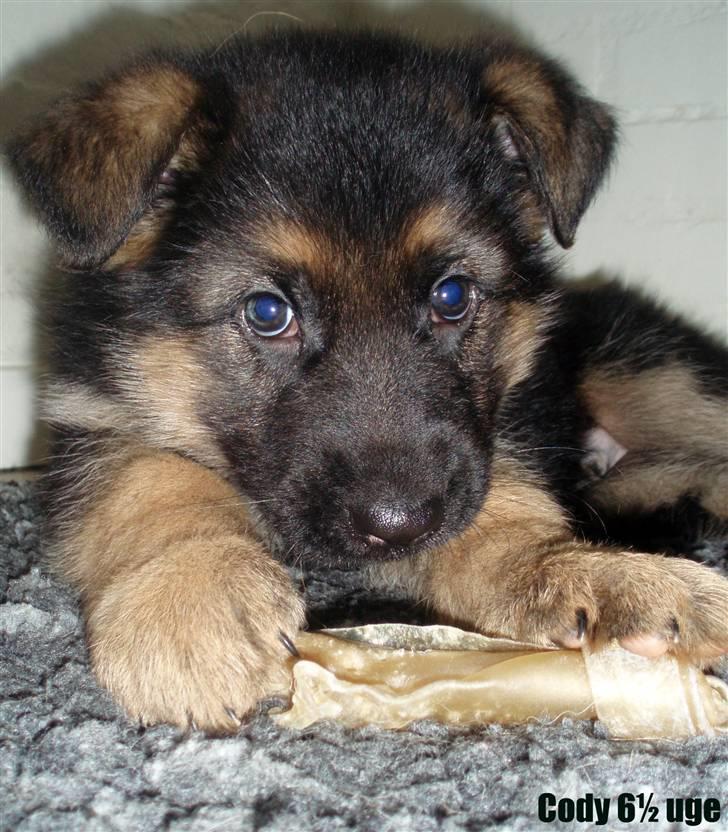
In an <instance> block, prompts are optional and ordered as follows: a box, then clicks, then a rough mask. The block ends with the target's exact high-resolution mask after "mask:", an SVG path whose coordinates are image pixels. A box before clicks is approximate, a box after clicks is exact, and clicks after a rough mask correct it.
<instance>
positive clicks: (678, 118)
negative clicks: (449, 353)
mask: <svg viewBox="0 0 728 832" xmlns="http://www.w3.org/2000/svg"><path fill="white" fill-rule="evenodd" d="M375 5H376V6H377V7H378V8H379V10H380V11H381V12H382V14H385V15H386V14H389V13H390V12H393V13H394V14H395V15H396V16H398V17H399V18H401V19H402V25H404V26H405V27H407V28H410V29H411V28H416V29H417V30H418V31H423V32H425V33H428V34H433V33H435V34H442V35H446V34H449V33H460V34H471V33H473V32H474V31H475V30H476V29H477V27H478V26H482V25H488V24H490V23H493V22H494V21H495V22H500V23H502V24H506V25H512V26H513V27H515V28H516V29H517V30H518V31H520V32H521V33H522V34H524V35H526V36H527V37H528V38H530V39H531V40H532V41H533V42H534V43H535V44H538V45H540V46H541V47H543V48H544V49H545V50H547V51H549V52H550V53H551V54H553V55H554V56H556V57H558V58H560V59H561V60H562V61H563V62H564V63H565V64H566V65H567V66H569V67H570V68H571V69H572V70H573V71H574V72H575V73H577V75H578V76H579V77H580V79H581V80H582V82H583V83H584V85H585V86H586V87H587V88H588V89H589V90H591V92H592V93H594V94H595V95H596V96H598V97H600V98H602V99H603V100H605V101H608V102H609V103H611V104H613V105H614V106H616V107H617V108H618V112H619V115H620V118H621V122H622V127H623V134H622V135H623V138H622V148H621V152H620V156H619V163H618V166H617V167H616V169H615V171H614V173H613V175H612V176H611V178H610V181H609V183H608V186H607V187H606V188H605V190H604V191H603V192H602V194H601V197H600V198H599V200H598V201H597V203H596V204H595V205H594V206H593V208H592V209H591V211H590V212H589V214H588V215H587V218H586V220H585V221H584V223H583V225H582V227H581V229H580V232H579V235H578V238H577V242H576V245H575V246H574V248H573V249H572V250H571V251H570V252H569V254H568V256H567V259H566V263H565V266H566V268H567V270H568V271H569V273H573V274H576V275H584V274H588V273H590V272H593V271H595V270H602V271H606V272H607V273H611V274H619V275H621V276H622V277H624V278H625V279H626V280H628V281H630V282H633V283H635V284H637V285H640V286H643V287H646V288H648V289H649V290H650V291H652V292H653V293H654V294H656V295H657V296H659V297H660V298H662V299H664V300H665V301H667V302H669V303H670V304H671V306H672V307H673V308H674V309H676V310H679V311H682V312H684V313H685V314H687V315H688V316H690V317H692V318H693V319H695V320H696V321H699V322H701V323H702V324H704V325H706V326H707V327H709V328H711V329H712V330H713V331H715V332H717V333H720V334H723V335H724V336H725V335H727V334H728V279H727V274H728V268H727V254H726V236H727V235H726V182H727V178H726V173H727V171H726V164H727V161H728V118H727V114H726V78H727V76H728V66H727V44H728V32H727V19H728V18H727V6H726V2H724V0H692V2H671V1H670V0H624V1H623V0H585V1H584V2H579V0H462V2H455V1H454V0H453V2H441V3H437V2H418V0H411V2H410V1H409V0H380V2H378V3H376V4H375ZM261 9H273V10H277V11H287V12H290V13H293V14H295V15H296V16H297V17H299V18H302V19H303V20H305V21H309V22H314V23H315V22H317V21H321V20H329V19H331V18H336V19H338V20H339V21H354V22H356V21H366V20H369V19H371V18H372V16H373V14H372V5H368V4H365V3H358V2H352V3H349V2H336V0H334V2H326V0H288V1H287V2H286V0H277V1H276V2H274V0H271V1H270V2H267V3H266V2H255V3H251V2H238V3H236V2H220V3H216V2H201V3H197V4H194V3H190V2H185V0H144V2H131V1H130V0H126V2H114V3H112V2H107V0H64V1H63V2H57V0H0V14H1V15H2V19H1V20H0V32H1V34H0V37H1V42H0V47H1V50H2V51H1V53H0V65H1V68H2V86H1V87H0V125H2V127H0V138H2V137H4V135H5V134H6V133H7V132H8V131H11V130H12V128H13V127H14V126H16V125H17V124H18V123H19V122H20V121H21V120H22V118H23V117H24V116H25V115H27V114H28V113H31V112H33V111H35V110H37V109H38V107H39V102H42V101H43V100H47V99H48V98H50V97H52V96H53V95H55V94H57V93H58V92H59V91H62V90H64V89H66V88H69V87H72V86H73V84H74V83H76V82H77V81H78V80H80V79H83V78H84V77H87V76H88V75H89V74H93V73H94V72H96V71H99V70H100V69H101V68H102V67H103V66H104V65H105V64H107V63H109V62H111V61H115V60H116V59H117V58H118V57H119V56H120V55H121V54H123V53H124V52H126V51H128V50H130V49H136V48H139V46H140V45H143V44H144V43H155V42H159V41H161V40H173V41H174V40H179V39H183V40H188V41H189V40H197V41H199V40H216V39H218V38H219V37H224V36H225V35H227V34H229V33H230V32H231V31H235V30H236V29H239V28H241V27H242V26H244V25H245V24H246V21H247V20H248V18H250V16H251V15H252V14H254V13H255V12H257V11H259V10H261ZM269 21H270V17H264V18H261V17H257V18H255V19H254V20H253V21H251V22H250V23H249V24H248V25H249V27H252V28H254V27H257V26H259V25H267V24H268V22H269ZM0 199H1V200H2V215H1V216H0V313H1V323H0V325H1V328H2V331H1V333H0V467H6V468H7V467H16V466H20V465H25V464H27V463H28V462H30V461H38V460H39V459H40V457H41V456H42V444H41V443H38V442H34V441H33V438H34V437H35V436H36V428H35V426H34V421H33V389H34V386H35V379H36V376H37V361H36V360H35V357H34V356H35V352H36V350H35V348H34V344H35V342H36V338H35V335H34V327H33V315H32V297H33V293H34V286H35V282H36V280H37V278H38V277H39V275H41V274H43V273H44V270H45V268H46V257H47V247H46V243H45V241H44V239H43V236H42V235H41V233H40V232H39V230H38V228H37V227H36V225H35V222H34V220H33V219H32V218H31V217H30V216H28V214H27V213H26V211H25V209H24V207H23V206H22V203H21V202H20V201H19V199H18V196H17V194H16V193H15V190H14V186H13V184H12V183H11V182H9V180H8V178H7V176H4V175H3V177H2V180H1V181H0Z"/></svg>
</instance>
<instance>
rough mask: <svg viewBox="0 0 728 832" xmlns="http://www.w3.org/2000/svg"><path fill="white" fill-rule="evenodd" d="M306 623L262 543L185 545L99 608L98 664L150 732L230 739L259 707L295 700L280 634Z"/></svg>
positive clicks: (112, 588) (126, 578)
mask: <svg viewBox="0 0 728 832" xmlns="http://www.w3.org/2000/svg"><path fill="white" fill-rule="evenodd" d="M303 618H304V615H303V602H302V600H301V599H300V597H299V596H298V595H297V593H296V592H295V590H294V589H293V587H292V586H291V583H290V580H289V578H288V575H287V574H286V572H285V570H284V569H283V568H282V567H281V566H279V565H278V564H277V563H275V562H274V561H273V560H272V559H271V558H270V557H268V556H267V555H265V554H264V553H263V552H261V551H260V550H259V549H258V548H257V546H256V545H255V544H254V543H252V542H250V541H247V540H245V539H241V538H237V537H225V538H221V539H217V540H214V541H205V542H204V543H201V542H200V541H194V542H185V543H182V544H180V545H178V546H177V547H176V548H175V549H174V552H170V551H167V552H164V553H163V554H161V555H159V556H158V557H157V558H154V559H153V560H151V561H148V562H147V563H146V564H145V565H144V566H143V567H142V568H141V569H139V570H137V571H135V572H130V573H126V574H123V575H120V576H116V577H114V578H113V579H112V581H111V582H110V583H109V584H107V585H106V586H105V587H104V588H103V590H101V591H100V592H99V594H98V595H97V596H96V597H95V598H93V599H92V600H91V603H90V604H89V615H88V631H89V644H90V651H91V659H92V664H93V668H94V671H95V673H96V675H97V677H98V679H99V681H100V682H101V684H102V685H104V686H105V687H107V688H108V689H109V690H110V691H111V692H112V694H113V695H114V696H115V697H116V698H117V699H118V700H119V701H120V702H121V704H122V705H123V706H124V707H125V709H126V710H127V711H128V712H129V714H130V715H131V716H132V717H133V718H136V719H139V720H140V721H141V722H143V723H144V724H153V723H157V722H170V723H173V724H175V725H178V726H182V727H187V726H193V727H197V728H200V729H202V730H206V731H210V732H215V733H226V732H230V731H234V730H236V729H237V727H238V726H239V724H240V718H241V717H242V716H243V715H244V714H246V713H247V712H248V711H249V710H250V709H251V708H253V707H254V706H255V704H256V702H257V701H258V700H259V699H261V698H263V697H265V696H267V695H270V694H272V693H275V692H280V691H281V690H284V691H285V690H287V688H288V685H289V676H288V671H287V670H286V666H285V659H286V656H287V653H286V650H285V647H284V646H283V644H282V642H281V638H280V634H281V633H284V634H290V635H291V636H293V635H295V633H296V631H297V630H298V629H299V628H300V626H301V624H302V623H303Z"/></svg>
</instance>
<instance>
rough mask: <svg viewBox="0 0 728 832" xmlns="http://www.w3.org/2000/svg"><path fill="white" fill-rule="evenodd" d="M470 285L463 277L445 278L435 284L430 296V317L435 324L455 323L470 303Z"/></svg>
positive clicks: (467, 309) (466, 310) (462, 315)
mask: <svg viewBox="0 0 728 832" xmlns="http://www.w3.org/2000/svg"><path fill="white" fill-rule="evenodd" d="M472 295H473V293H472V292H471V284H470V281H469V280H467V279H466V278H464V277H446V278H445V279H444V280H441V281H440V282H439V283H436V284H435V286H434V287H433V289H432V292H431V294H430V317H431V318H432V320H433V321H434V322H435V323H436V324H440V323H457V322H458V321H460V320H462V319H463V318H464V317H465V316H466V315H467V314H468V311H469V309H470V305H471V303H472Z"/></svg>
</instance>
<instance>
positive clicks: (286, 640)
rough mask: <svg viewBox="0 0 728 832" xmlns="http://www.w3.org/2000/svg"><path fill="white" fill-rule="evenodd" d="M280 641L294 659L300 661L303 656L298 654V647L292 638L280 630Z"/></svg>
mask: <svg viewBox="0 0 728 832" xmlns="http://www.w3.org/2000/svg"><path fill="white" fill-rule="evenodd" d="M278 640H279V641H280V643H281V644H282V645H283V646H284V647H285V648H286V650H288V652H289V653H290V654H291V655H292V656H293V658H294V659H300V658H301V654H300V653H299V652H298V650H297V648H296V645H295V644H294V643H293V640H292V639H291V637H290V636H288V635H286V633H284V632H283V630H278Z"/></svg>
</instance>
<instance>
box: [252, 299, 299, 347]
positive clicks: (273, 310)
mask: <svg viewBox="0 0 728 832" xmlns="http://www.w3.org/2000/svg"><path fill="white" fill-rule="evenodd" d="M244 314H245V320H246V322H247V324H248V326H249V327H250V328H251V329H252V330H253V332H254V333H255V334H256V335H260V336H262V337H263V338H273V337H278V338H292V337H293V336H294V335H298V322H297V321H296V318H295V316H294V314H293V309H291V306H290V304H288V303H286V301H285V300H283V298H279V297H278V296H277V295H273V294H270V293H269V292H261V293H260V294H257V295H253V296H252V297H250V298H248V300H247V301H246V302H245V310H244Z"/></svg>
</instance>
